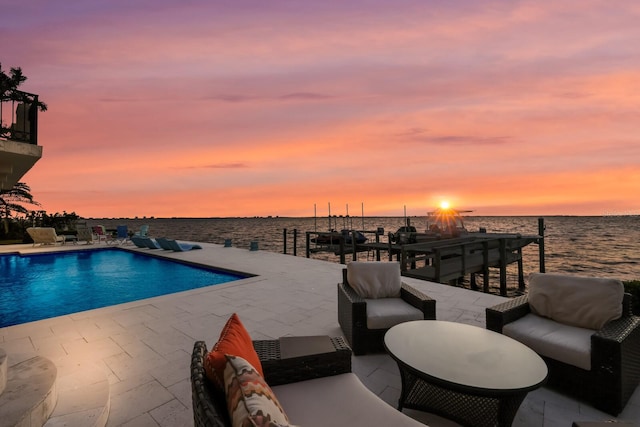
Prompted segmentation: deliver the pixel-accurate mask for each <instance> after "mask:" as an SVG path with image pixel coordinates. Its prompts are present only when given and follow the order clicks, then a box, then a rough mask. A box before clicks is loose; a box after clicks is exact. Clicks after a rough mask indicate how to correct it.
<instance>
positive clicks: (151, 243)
mask: <svg viewBox="0 0 640 427" xmlns="http://www.w3.org/2000/svg"><path fill="white" fill-rule="evenodd" d="M135 239H136V240H137V241H138V242H140V243H142V244H143V245H144V246H142V247H146V248H149V249H161V247H160V245H159V244H158V242H156V241H155V239H152V238H150V237H136V238H135ZM132 240H133V237H132Z"/></svg>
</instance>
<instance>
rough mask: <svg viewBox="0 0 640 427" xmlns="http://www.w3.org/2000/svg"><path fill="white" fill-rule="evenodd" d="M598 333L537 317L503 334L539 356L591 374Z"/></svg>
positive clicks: (513, 325) (520, 321) (529, 317)
mask: <svg viewBox="0 0 640 427" xmlns="http://www.w3.org/2000/svg"><path fill="white" fill-rule="evenodd" d="M595 332H596V331H594V330H592V329H585V328H579V327H576V326H571V325H565V324H562V323H559V322H556V321H554V320H551V319H547V318H545V317H540V316H537V315H535V314H533V313H530V314H527V315H526V316H524V317H521V318H520V319H518V320H516V321H515V322H511V323H508V324H506V325H505V326H504V328H503V329H502V333H503V334H504V335H506V336H508V337H511V338H513V339H515V340H516V341H519V342H521V343H522V344H524V345H526V346H527V347H529V348H531V349H532V350H533V351H535V352H536V353H538V354H541V355H543V356H547V357H549V358H551V359H554V360H558V361H560V362H564V363H566V364H568V365H572V366H577V367H578V368H582V369H584V370H587V371H590V370H591V335H593V334H594V333H595Z"/></svg>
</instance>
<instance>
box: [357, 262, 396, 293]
mask: <svg viewBox="0 0 640 427" xmlns="http://www.w3.org/2000/svg"><path fill="white" fill-rule="evenodd" d="M347 281H348V282H349V286H351V288H353V290H354V291H356V293H357V294H358V295H360V296H361V297H363V298H397V297H399V296H400V288H401V287H402V281H401V279H400V264H399V263H397V262H382V261H352V262H350V263H349V264H348V265H347Z"/></svg>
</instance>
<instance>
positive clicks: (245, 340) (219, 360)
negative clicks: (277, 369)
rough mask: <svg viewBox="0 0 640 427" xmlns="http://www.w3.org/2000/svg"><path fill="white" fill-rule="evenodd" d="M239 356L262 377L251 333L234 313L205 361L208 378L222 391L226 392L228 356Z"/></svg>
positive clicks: (260, 365)
mask: <svg viewBox="0 0 640 427" xmlns="http://www.w3.org/2000/svg"><path fill="white" fill-rule="evenodd" d="M227 354H229V355H232V356H239V357H242V358H243V359H245V360H246V361H247V362H249V363H250V364H251V366H253V367H254V368H255V369H256V370H257V371H258V372H259V373H260V375H261V376H264V374H263V372H262V364H261V363H260V358H259V357H258V353H256V350H255V349H254V348H253V342H252V340H251V336H250V335H249V332H247V330H246V329H245V327H244V325H243V324H242V322H241V321H240V318H239V317H238V315H237V314H236V313H233V314H232V315H231V317H230V318H229V320H227V323H226V324H225V325H224V328H222V332H220V338H219V339H218V342H217V343H216V344H215V345H214V346H213V348H212V349H211V351H210V352H209V354H207V357H206V358H205V360H204V369H205V372H206V373H207V377H208V378H209V380H211V381H212V382H213V383H214V384H215V385H216V386H217V387H218V388H219V389H220V390H224V368H225V366H226V364H227V358H226V355H227Z"/></svg>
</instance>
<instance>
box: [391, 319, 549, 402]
mask: <svg viewBox="0 0 640 427" xmlns="http://www.w3.org/2000/svg"><path fill="white" fill-rule="evenodd" d="M384 342H385V346H386V348H387V350H388V351H389V352H390V353H391V355H392V356H393V357H394V358H396V359H398V360H399V361H400V362H401V363H404V364H405V365H408V366H409V367H410V368H413V369H414V370H416V371H418V372H421V373H423V374H424V375H426V376H429V377H432V378H435V379H438V380H442V381H445V382H447V383H451V384H458V385H461V386H464V387H472V388H478V389H484V390H495V391H498V392H499V391H511V390H522V389H533V388H535V387H537V386H539V385H540V384H541V383H542V382H543V381H544V380H545V379H546V377H547V365H546V364H545V363H544V361H543V360H542V359H541V358H540V356H538V355H537V354H536V353H535V352H534V351H533V350H531V349H530V348H529V347H527V346H525V345H523V344H521V343H519V342H518V341H516V340H513V339H511V338H509V337H506V336H504V335H502V334H499V333H497V332H493V331H490V330H487V329H483V328H480V327H477V326H471V325H466V324H463V323H455V322H445V321H438V320H417V321H413V322H405V323H401V324H399V325H396V326H394V327H392V328H391V329H390V330H389V331H388V332H387V333H386V335H385V337H384Z"/></svg>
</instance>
